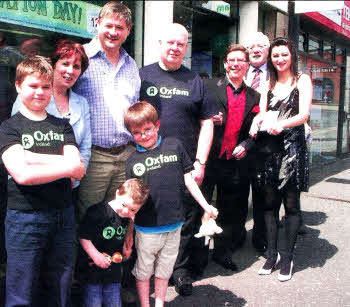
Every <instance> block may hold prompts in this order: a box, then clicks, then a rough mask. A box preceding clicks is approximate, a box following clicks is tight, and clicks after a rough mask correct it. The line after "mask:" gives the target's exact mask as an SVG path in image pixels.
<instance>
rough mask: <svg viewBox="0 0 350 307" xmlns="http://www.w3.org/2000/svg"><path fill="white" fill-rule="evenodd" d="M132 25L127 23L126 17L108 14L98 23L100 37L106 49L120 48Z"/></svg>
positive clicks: (103, 47)
mask: <svg viewBox="0 0 350 307" xmlns="http://www.w3.org/2000/svg"><path fill="white" fill-rule="evenodd" d="M130 28H131V27H130V26H129V27H128V26H127V25H126V22H125V20H124V18H119V17H115V16H114V15H112V14H109V15H106V16H105V17H103V18H102V19H100V20H99V21H98V23H97V31H98V38H99V40H100V43H101V46H102V49H103V50H105V51H114V50H119V48H120V47H121V45H122V44H123V43H124V42H125V40H126V39H127V37H128V35H129V34H130Z"/></svg>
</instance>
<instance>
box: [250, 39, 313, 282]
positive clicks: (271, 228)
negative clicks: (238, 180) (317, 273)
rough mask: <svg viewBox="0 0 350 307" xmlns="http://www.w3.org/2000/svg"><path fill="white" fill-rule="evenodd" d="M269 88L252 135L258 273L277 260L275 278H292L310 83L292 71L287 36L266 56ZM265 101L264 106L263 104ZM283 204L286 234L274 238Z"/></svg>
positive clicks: (269, 269)
mask: <svg viewBox="0 0 350 307" xmlns="http://www.w3.org/2000/svg"><path fill="white" fill-rule="evenodd" d="M268 68H269V71H270V90H269V91H268V93H267V95H266V96H267V101H266V102H265V103H263V102H262V103H261V104H260V105H261V106H263V109H265V110H266V111H265V112H264V113H263V114H262V115H261V117H260V119H261V120H260V121H258V120H257V121H255V122H254V123H253V126H252V129H251V135H253V136H254V135H256V131H259V132H258V135H257V148H258V150H259V152H260V154H259V159H258V160H259V161H260V163H259V165H258V170H257V180H258V183H259V184H260V186H261V188H262V189H263V191H264V195H265V204H264V206H265V208H264V210H265V222H266V229H267V241H268V248H267V256H268V258H267V260H266V262H265V264H264V266H263V267H262V268H261V269H260V270H259V274H260V275H268V274H271V272H272V270H273V269H274V268H275V266H276V265H277V263H278V262H280V272H279V274H278V279H279V280H280V281H286V280H289V279H291V277H292V271H293V249H294V245H295V241H296V238H297V232H298V228H299V225H300V219H301V213H300V192H302V191H307V190H308V175H309V168H308V150H307V146H306V141H305V128H304V124H305V123H306V122H307V120H308V118H309V114H310V109H311V101H312V83H311V79H310V77H309V76H308V75H306V74H298V72H297V55H296V51H295V48H294V46H293V44H292V43H291V42H290V41H289V40H288V39H286V38H276V39H274V40H273V42H272V43H271V46H270V51H269V57H268ZM264 105H266V108H265V107H264ZM282 202H283V204H284V208H285V214H286V220H285V221H286V222H285V227H284V230H285V234H284V237H283V239H282V244H281V246H277V242H278V223H279V209H280V206H281V203H282Z"/></svg>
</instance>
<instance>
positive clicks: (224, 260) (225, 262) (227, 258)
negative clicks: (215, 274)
mask: <svg viewBox="0 0 350 307" xmlns="http://www.w3.org/2000/svg"><path fill="white" fill-rule="evenodd" d="M213 261H214V262H216V263H217V264H219V265H221V266H222V267H224V268H225V269H228V270H231V271H237V265H236V264H235V263H234V262H233V261H232V259H231V255H224V256H221V257H220V256H217V255H215V254H214V255H213Z"/></svg>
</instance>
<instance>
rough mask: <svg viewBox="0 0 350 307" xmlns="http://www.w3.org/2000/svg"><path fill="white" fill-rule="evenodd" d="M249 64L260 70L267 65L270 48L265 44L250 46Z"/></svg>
mask: <svg viewBox="0 0 350 307" xmlns="http://www.w3.org/2000/svg"><path fill="white" fill-rule="evenodd" d="M248 50H249V62H250V64H251V65H252V66H254V67H256V68H259V67H260V66H261V65H263V64H264V63H266V61H267V56H268V54H269V47H268V46H266V45H265V44H264V43H262V42H260V43H254V44H251V45H250V46H249V49H248Z"/></svg>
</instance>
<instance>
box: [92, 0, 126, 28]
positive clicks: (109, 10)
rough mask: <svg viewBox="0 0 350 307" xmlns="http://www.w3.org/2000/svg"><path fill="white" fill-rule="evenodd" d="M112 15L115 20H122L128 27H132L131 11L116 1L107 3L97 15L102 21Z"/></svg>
mask: <svg viewBox="0 0 350 307" xmlns="http://www.w3.org/2000/svg"><path fill="white" fill-rule="evenodd" d="M108 15H114V16H115V17H116V18H120V19H121V18H123V19H124V20H125V23H126V25H127V26H128V27H131V25H132V19H131V10H130V9H129V8H128V7H127V6H126V5H125V4H123V3H121V2H116V1H109V2H107V3H106V4H105V5H104V6H103V7H102V9H101V10H100V13H99V15H98V18H99V19H100V20H102V19H103V18H104V17H105V16H108Z"/></svg>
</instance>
